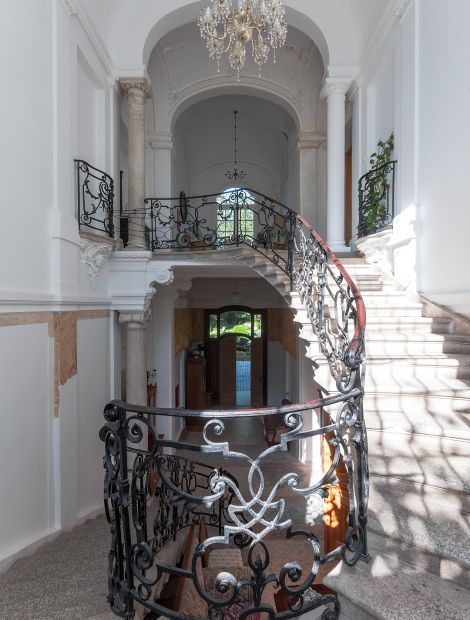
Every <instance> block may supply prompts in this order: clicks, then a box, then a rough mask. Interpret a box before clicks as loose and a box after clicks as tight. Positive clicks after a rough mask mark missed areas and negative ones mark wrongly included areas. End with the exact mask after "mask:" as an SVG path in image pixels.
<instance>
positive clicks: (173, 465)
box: [100, 388, 366, 620]
mask: <svg viewBox="0 0 470 620" xmlns="http://www.w3.org/2000/svg"><path fill="white" fill-rule="evenodd" d="M361 398H362V392H361V390H360V389H357V388H356V389H353V390H351V391H350V392H349V393H348V394H347V395H345V394H339V395H336V396H334V397H331V398H326V399H321V400H318V401H312V402H307V403H302V404H296V405H289V406H286V407H281V408H271V409H256V410H242V411H241V410H238V409H237V410H234V411H210V412H200V411H189V410H178V409H149V408H146V407H138V406H133V405H130V404H128V403H123V402H120V401H113V402H111V403H109V405H108V406H107V407H106V409H105V420H106V423H105V426H104V427H103V428H102V430H101V433H100V435H101V438H102V440H103V441H104V443H105V459H104V464H105V469H106V478H105V506H106V515H107V518H108V522H109V523H110V526H111V534H112V544H111V550H110V554H109V573H108V584H109V592H108V600H109V601H110V605H111V608H112V610H113V612H114V613H115V614H116V615H118V616H121V617H124V618H131V617H133V614H134V609H135V606H136V605H142V606H143V607H145V608H147V609H149V610H152V611H153V612H155V613H157V614H161V615H164V616H166V617H168V618H172V619H175V620H176V619H179V618H182V617H183V616H182V615H181V614H179V613H178V610H175V609H171V608H167V607H165V606H164V605H162V604H161V602H159V600H158V599H157V600H155V599H154V596H153V593H154V592H155V590H156V588H157V586H158V583H159V581H160V580H161V579H163V578H164V576H165V575H167V574H169V575H173V576H175V577H180V578H181V579H184V580H190V581H191V582H192V583H193V584H194V587H195V589H196V592H197V593H198V595H199V596H200V597H201V598H202V599H203V601H205V603H206V604H207V609H208V616H207V617H208V618H223V617H224V613H225V611H226V610H227V609H228V608H229V607H230V606H231V605H232V604H233V602H234V601H235V600H238V599H239V598H242V599H243V600H245V601H246V602H247V606H246V608H245V609H244V612H243V614H244V615H243V617H247V616H248V617H249V615H250V614H251V613H258V612H262V613H265V614H268V616H269V617H271V618H295V617H298V616H299V615H301V614H304V613H307V612H308V611H310V610H312V609H315V608H318V607H323V606H324V607H325V614H326V615H325V616H324V617H325V618H338V617H339V602H338V600H337V599H336V597H334V596H332V595H324V596H321V595H318V596H315V597H311V596H309V594H310V593H311V586H312V584H313V583H314V580H315V578H316V576H317V575H318V571H319V569H320V567H321V566H323V565H325V564H327V563H329V562H332V561H333V560H334V559H336V558H342V559H343V560H344V561H345V563H346V564H348V565H354V564H355V563H356V562H357V561H358V560H359V558H360V557H361V556H363V555H364V553H365V545H366V540H365V530H364V524H365V522H364V514H363V508H364V506H363V500H362V498H360V497H358V495H357V494H358V489H359V490H360V489H361V488H362V486H361V483H360V482H359V480H358V479H357V478H358V476H360V475H361V476H363V475H364V470H362V471H361V469H360V468H356V466H355V463H363V462H364V459H365V454H364V446H363V444H362V441H360V440H359V437H358V429H359V425H360V422H359V419H360V401H361ZM320 411H322V413H323V419H325V415H326V419H327V424H326V425H324V426H318V425H317V424H314V425H313V427H314V428H313V430H309V431H307V430H304V427H305V426H306V422H307V418H308V421H311V419H312V417H313V418H314V419H316V417H317V416H316V415H315V414H316V413H319V412H320ZM325 412H326V413H325ZM279 414H282V415H284V419H285V424H286V427H287V428H288V429H290V430H288V431H287V432H285V433H284V434H283V435H282V438H281V443H280V444H279V445H275V446H272V447H269V448H266V449H264V450H263V451H262V452H261V453H260V454H258V455H257V456H256V457H254V456H250V455H249V454H247V453H246V452H241V451H240V450H239V449H235V450H234V449H233V448H232V446H231V445H230V442H229V441H227V440H226V439H225V438H224V433H225V424H226V422H227V420H228V419H232V418H241V417H242V416H245V417H246V416H259V415H279ZM183 416H184V417H188V416H189V417H198V418H202V419H203V420H204V421H205V424H204V430H203V433H202V437H203V441H202V443H200V444H194V443H186V442H184V441H166V440H162V439H160V438H159V437H158V435H157V432H156V426H158V420H159V418H161V417H183ZM148 432H150V434H151V435H152V438H153V442H152V443H153V445H154V448H153V449H152V450H151V451H148V450H146V449H145V448H144V447H140V446H141V445H142V444H143V443H144V441H145V439H144V438H145V437H146V436H147V433H148ZM329 433H332V434H333V435H334V439H333V440H332V443H333V445H334V458H333V462H332V465H331V467H330V468H329V470H328V471H327V472H325V474H324V475H322V476H321V477H320V478H319V479H318V480H316V481H314V482H312V480H311V479H310V476H305V479H303V478H302V477H301V476H299V474H298V472H295V471H289V470H288V469H286V470H285V471H282V472H280V473H279V475H278V477H277V479H276V481H275V482H274V483H273V482H272V480H271V482H270V484H269V485H268V484H266V478H267V474H268V473H269V470H270V468H272V467H273V461H272V460H271V459H272V458H273V457H274V456H275V455H276V453H283V452H287V450H288V446H289V445H290V444H292V443H293V442H297V441H299V440H302V439H306V438H309V437H313V436H316V435H323V436H324V435H326V434H329ZM168 449H173V450H176V455H177V456H174V455H171V454H167V453H165V452H162V451H161V450H168ZM183 451H184V452H190V453H196V454H199V457H198V458H201V457H202V456H204V455H206V456H207V455H210V456H212V457H217V458H218V460H220V462H223V463H224V467H223V468H221V467H213V468H212V469H211V470H210V472H209V468H208V467H206V468H205V470H203V471H201V468H203V467H204V465H202V464H200V463H196V462H194V461H192V460H189V459H187V458H182V457H180V456H178V455H179V454H180V453H181V452H183ZM353 453H355V454H353ZM340 457H341V458H342V459H343V461H344V463H345V464H346V468H347V471H348V478H349V484H348V488H349V502H350V509H349V514H348V523H349V528H348V530H347V534H346V538H345V541H344V543H343V544H342V545H339V546H338V547H337V548H336V549H334V550H333V551H331V552H329V553H328V554H324V553H322V550H321V542H320V539H319V537H318V536H316V535H315V533H314V532H313V531H312V530H311V529H310V528H308V527H295V524H294V522H293V519H292V517H291V516H289V500H290V501H291V502H292V503H295V504H296V506H297V510H298V500H299V499H302V500H303V502H304V503H305V510H306V511H307V507H308V502H309V499H310V498H311V497H312V496H314V495H320V496H321V497H322V498H324V497H326V496H327V495H328V490H327V487H328V485H334V484H335V483H336V482H337V476H336V469H337V465H338V463H339V460H340ZM274 463H276V464H277V466H276V467H277V470H279V461H278V460H277V461H274ZM240 465H243V466H244V469H242V471H244V472H245V474H246V479H245V480H240V478H239V476H240V473H239V472H240V471H241V467H240ZM231 467H233V468H236V469H237V477H235V476H233V475H232V474H231V473H230V468H231ZM270 475H271V476H272V472H271V473H270ZM153 476H157V478H158V484H155V485H154V484H152V477H153ZM359 492H360V491H359ZM294 514H296V513H294ZM202 516H204V517H205V518H206V520H207V524H208V531H209V536H208V538H206V539H205V540H203V541H201V542H200V544H199V545H198V546H197V547H196V548H195V550H194V554H193V556H192V563H191V568H190V569H188V568H181V567H179V566H177V565H171V566H169V565H167V564H165V563H160V562H161V560H159V551H160V549H162V547H163V545H164V544H165V543H166V542H167V541H168V540H174V539H175V536H176V533H177V532H178V531H179V530H181V529H183V528H185V527H187V526H189V525H191V524H193V523H200V520H201V517H202ZM361 520H362V524H361ZM272 534H276V540H283V541H294V540H295V541H303V551H302V553H301V557H302V560H300V558H299V557H298V553H299V549H298V547H295V549H294V550H293V552H292V557H286V558H285V562H284V564H283V566H282V567H281V568H280V570H278V571H276V572H273V570H272V568H271V560H270V551H269V550H270V548H272V547H271V545H272V544H273V543H272V539H271V535H272ZM229 545H230V546H231V547H238V548H242V549H243V548H244V549H246V555H247V558H248V560H247V564H248V567H249V569H250V576H249V577H247V576H246V575H244V577H243V578H242V579H237V578H236V576H235V575H234V574H233V573H230V572H227V571H229V570H230V569H229V568H228V567H226V570H223V569H222V568H221V569H220V574H219V575H218V577H217V580H216V583H215V590H210V591H208V590H207V589H206V586H205V583H204V581H203V580H201V578H200V574H201V572H200V566H199V563H200V562H201V561H202V560H201V558H202V557H203V556H204V555H205V554H206V552H208V551H210V550H211V549H215V548H220V546H229ZM306 561H307V562H308V566H306ZM270 584H272V585H274V587H276V589H278V590H279V591H280V590H282V591H284V593H285V595H286V597H287V600H288V601H289V610H288V611H283V612H277V611H276V609H275V607H273V606H272V605H269V604H268V603H267V602H266V600H265V599H264V597H263V593H264V591H265V589H266V588H267V586H269V585H270ZM184 617H186V616H184ZM204 617H205V616H204ZM240 617H242V616H240Z"/></svg>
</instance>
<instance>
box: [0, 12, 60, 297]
mask: <svg viewBox="0 0 470 620" xmlns="http://www.w3.org/2000/svg"><path fill="white" fill-rule="evenodd" d="M20 33H21V34H20ZM53 40H54V37H53V16H52V3H51V2H47V3H38V2H35V1H34V0H25V2H9V3H8V8H6V7H5V6H3V10H2V18H1V19H0V67H1V75H2V79H3V83H4V85H5V86H4V89H3V97H2V114H1V115H0V135H1V136H2V148H1V149H0V170H1V171H2V179H3V182H2V198H1V205H2V207H1V210H2V219H3V222H4V226H3V229H4V234H3V239H2V243H1V244H0V273H1V282H2V289H3V291H4V293H3V294H5V291H16V296H17V297H18V294H19V293H21V292H24V291H35V292H36V293H37V294H41V295H42V294H44V293H45V292H46V291H48V290H49V285H50V275H49V263H48V261H49V245H48V242H49V215H50V211H51V208H52V204H53V195H52V192H51V187H52V182H53V177H54V161H53V148H54V144H53V140H54V118H53V111H54V77H53V67H52V66H51V58H52V54H53ZM70 165H71V166H72V164H70ZM6 181H8V182H6ZM19 248H21V260H12V257H13V256H17V254H18V251H19ZM12 295H15V294H14V293H12Z"/></svg>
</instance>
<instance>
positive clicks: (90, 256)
mask: <svg viewBox="0 0 470 620" xmlns="http://www.w3.org/2000/svg"><path fill="white" fill-rule="evenodd" d="M112 251H113V246H112V245H110V244H109V243H90V242H89V241H86V240H84V239H82V241H81V243H80V262H81V263H82V264H83V265H85V267H86V269H87V272H88V277H89V278H90V280H91V287H92V288H93V289H95V288H96V285H97V284H98V280H99V279H100V276H101V273H102V272H103V269H104V266H105V264H106V259H107V258H109V256H111V253H112Z"/></svg>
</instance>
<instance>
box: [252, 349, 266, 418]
mask: <svg viewBox="0 0 470 620" xmlns="http://www.w3.org/2000/svg"><path fill="white" fill-rule="evenodd" d="M263 349H264V347H263V339H262V338H253V340H252V341H251V406H252V407H262V406H263V405H264V355H263Z"/></svg>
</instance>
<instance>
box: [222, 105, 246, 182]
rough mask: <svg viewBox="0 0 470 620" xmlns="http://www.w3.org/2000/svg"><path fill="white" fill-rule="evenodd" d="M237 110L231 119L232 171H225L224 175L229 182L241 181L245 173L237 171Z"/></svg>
mask: <svg viewBox="0 0 470 620" xmlns="http://www.w3.org/2000/svg"><path fill="white" fill-rule="evenodd" d="M237 114H238V112H237V110H234V111H233V117H234V119H235V123H234V126H233V130H234V139H233V143H234V157H233V170H227V172H226V173H225V178H226V179H228V180H229V181H235V182H237V181H238V180H240V181H242V180H243V179H244V178H245V177H246V172H245V171H244V170H238V161H237V154H238V151H237Z"/></svg>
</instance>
